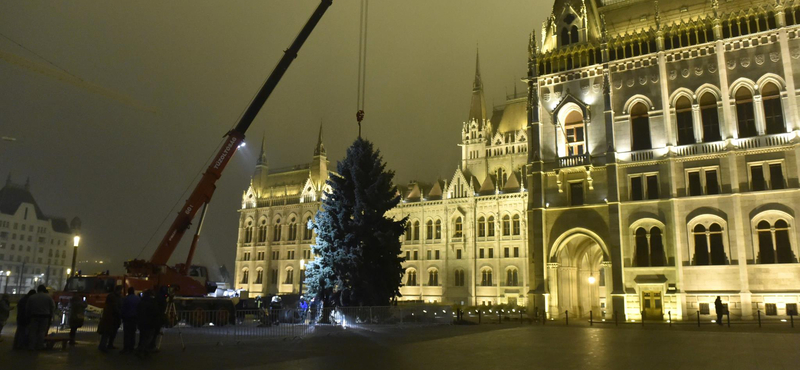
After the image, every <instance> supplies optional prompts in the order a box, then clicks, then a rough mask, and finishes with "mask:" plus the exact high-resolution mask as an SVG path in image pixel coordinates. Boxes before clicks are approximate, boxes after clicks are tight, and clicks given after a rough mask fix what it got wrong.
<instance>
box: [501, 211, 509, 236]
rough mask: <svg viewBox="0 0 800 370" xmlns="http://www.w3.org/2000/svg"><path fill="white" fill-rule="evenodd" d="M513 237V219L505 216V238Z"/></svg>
mask: <svg viewBox="0 0 800 370" xmlns="http://www.w3.org/2000/svg"><path fill="white" fill-rule="evenodd" d="M509 235H511V217H508V215H505V216H503V236H509Z"/></svg>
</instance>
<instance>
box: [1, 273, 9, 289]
mask: <svg viewBox="0 0 800 370" xmlns="http://www.w3.org/2000/svg"><path fill="white" fill-rule="evenodd" d="M0 275H5V276H6V286H5V287H3V293H8V281H9V280H11V270H8V271H6V272H5V274H2V273H0Z"/></svg>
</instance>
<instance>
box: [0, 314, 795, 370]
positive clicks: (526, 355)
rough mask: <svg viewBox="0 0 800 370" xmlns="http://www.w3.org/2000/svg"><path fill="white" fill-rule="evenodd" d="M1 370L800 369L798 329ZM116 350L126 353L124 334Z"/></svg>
mask: <svg viewBox="0 0 800 370" xmlns="http://www.w3.org/2000/svg"><path fill="white" fill-rule="evenodd" d="M11 331H13V328H12V330H9V332H5V330H4V333H3V338H4V339H5V341H3V342H2V343H0V364H2V366H0V368H2V369H14V370H17V369H23V370H31V369H49V370H60V369H129V368H130V369H174V370H184V369H186V370H188V369H192V370H202V369H353V368H365V369H366V368H370V369H450V368H453V369H482V370H485V369H501V368H502V369H523V368H536V369H670V370H675V369H703V370H709V369H797V368H798V366H800V365H798V364H800V328H798V329H797V331H796V332H795V331H793V330H791V329H781V330H775V329H773V330H764V331H759V330H758V329H754V330H742V329H739V330H735V328H733V329H727V328H718V327H704V328H702V330H700V329H697V330H694V329H692V328H691V327H688V326H687V327H679V328H672V329H667V328H665V327H663V326H661V327H651V328H647V327H645V328H641V327H639V326H625V327H622V326H620V327H618V328H617V327H613V326H600V327H598V326H595V327H588V326H585V325H583V326H570V327H565V326H556V325H549V326H537V325H533V326H512V325H481V326H477V325H476V326H433V327H415V328H398V327H378V328H372V330H361V329H347V330H342V329H339V328H321V329H318V330H317V331H316V332H315V333H314V334H313V335H311V336H309V337H307V338H305V339H294V340H291V339H290V340H280V339H278V340H275V339H273V340H262V341H258V342H248V343H244V344H238V345H236V344H228V345H211V344H208V345H190V346H187V348H186V350H181V348H180V346H167V347H164V348H162V350H161V352H159V353H156V354H152V355H151V356H150V357H148V358H145V359H140V358H137V357H135V356H132V355H123V354H119V353H110V354H102V353H100V352H98V351H97V349H96V345H97V339H98V338H97V335H96V334H91V333H86V334H82V336H81V337H80V341H79V344H78V346H76V347H74V348H71V349H69V350H67V351H60V350H54V351H45V352H38V353H35V352H27V351H23V352H17V351H11V349H10V347H11V344H10V342H11V338H10V335H11V334H12V333H11ZM117 340H118V342H117V345H118V346H119V345H121V342H120V340H121V335H120V336H118V339H117Z"/></svg>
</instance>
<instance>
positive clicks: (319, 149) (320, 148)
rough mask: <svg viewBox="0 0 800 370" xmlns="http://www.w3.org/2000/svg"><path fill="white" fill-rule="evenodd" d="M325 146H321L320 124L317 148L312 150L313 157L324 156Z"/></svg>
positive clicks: (320, 125)
mask: <svg viewBox="0 0 800 370" xmlns="http://www.w3.org/2000/svg"><path fill="white" fill-rule="evenodd" d="M326 154H327V153H326V152H325V145H323V144H322V122H320V123H319V136H318V137H317V146H316V147H315V148H314V155H315V156H323V157H324V156H325V155H326Z"/></svg>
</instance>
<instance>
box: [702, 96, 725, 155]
mask: <svg viewBox="0 0 800 370" xmlns="http://www.w3.org/2000/svg"><path fill="white" fill-rule="evenodd" d="M700 119H702V120H703V142H704V143H710V142H712V141H720V140H722V137H721V136H720V133H719V111H718V110H717V98H716V97H714V95H713V94H711V93H708V92H707V93H705V94H703V96H701V97H700Z"/></svg>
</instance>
